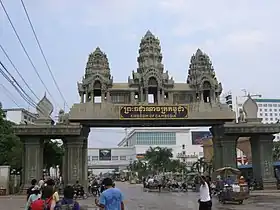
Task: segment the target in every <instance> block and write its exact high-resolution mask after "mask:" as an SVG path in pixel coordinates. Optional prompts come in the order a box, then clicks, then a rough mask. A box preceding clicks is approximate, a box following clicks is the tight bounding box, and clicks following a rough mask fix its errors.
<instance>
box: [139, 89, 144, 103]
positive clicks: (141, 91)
mask: <svg viewBox="0 0 280 210" xmlns="http://www.w3.org/2000/svg"><path fill="white" fill-rule="evenodd" d="M143 91H144V89H143V88H140V100H139V101H140V102H142V103H143V102H144V94H143Z"/></svg>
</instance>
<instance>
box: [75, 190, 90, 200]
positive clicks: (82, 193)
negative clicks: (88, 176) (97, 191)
mask: <svg viewBox="0 0 280 210" xmlns="http://www.w3.org/2000/svg"><path fill="white" fill-rule="evenodd" d="M74 199H87V194H86V193H85V191H84V188H83V187H80V188H76V189H74Z"/></svg>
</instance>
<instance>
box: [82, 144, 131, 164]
mask: <svg viewBox="0 0 280 210" xmlns="http://www.w3.org/2000/svg"><path fill="white" fill-rule="evenodd" d="M135 159H136V152H135V148H134V147H117V148H88V168H89V169H126V167H127V166H128V165H129V164H130V163H131V162H132V161H134V160H135Z"/></svg>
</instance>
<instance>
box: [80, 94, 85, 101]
mask: <svg viewBox="0 0 280 210" xmlns="http://www.w3.org/2000/svg"><path fill="white" fill-rule="evenodd" d="M81 103H85V94H84V93H81Z"/></svg>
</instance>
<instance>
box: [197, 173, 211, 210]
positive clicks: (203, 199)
mask: <svg viewBox="0 0 280 210" xmlns="http://www.w3.org/2000/svg"><path fill="white" fill-rule="evenodd" d="M199 178H200V189H199V200H198V202H199V210H211V209H212V201H211V196H210V190H209V188H210V186H209V185H208V183H207V182H206V179H205V177H204V176H200V177H199Z"/></svg>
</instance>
